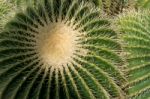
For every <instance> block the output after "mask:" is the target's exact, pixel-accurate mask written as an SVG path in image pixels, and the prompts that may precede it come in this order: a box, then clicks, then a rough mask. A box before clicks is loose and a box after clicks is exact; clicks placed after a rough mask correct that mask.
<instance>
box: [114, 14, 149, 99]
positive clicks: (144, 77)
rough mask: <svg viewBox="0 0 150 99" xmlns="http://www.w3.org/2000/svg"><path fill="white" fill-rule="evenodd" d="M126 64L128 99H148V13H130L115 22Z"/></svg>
mask: <svg viewBox="0 0 150 99" xmlns="http://www.w3.org/2000/svg"><path fill="white" fill-rule="evenodd" d="M117 26H118V30H119V31H120V39H121V40H122V42H123V45H124V51H125V52H126V59H127V62H128V68H129V69H128V74H129V77H128V80H129V83H128V84H127V85H126V86H125V88H126V90H127V91H128V94H129V96H130V98H133V99H149V98H150V12H149V11H142V12H141V11H139V12H135V11H131V12H128V13H125V15H122V16H120V17H119V18H118V20H117Z"/></svg>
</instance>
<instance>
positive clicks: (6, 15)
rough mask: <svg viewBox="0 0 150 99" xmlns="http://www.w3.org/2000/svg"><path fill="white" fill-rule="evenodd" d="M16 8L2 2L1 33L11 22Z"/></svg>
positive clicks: (1, 0)
mask: <svg viewBox="0 0 150 99" xmlns="http://www.w3.org/2000/svg"><path fill="white" fill-rule="evenodd" d="M14 10H15V7H14V6H13V5H12V4H11V3H8V2H6V1H4V0H0V32H1V31H2V30H3V28H4V26H5V24H6V23H7V22H8V20H10V19H11V18H12V17H13V15H14V13H15V11H14Z"/></svg>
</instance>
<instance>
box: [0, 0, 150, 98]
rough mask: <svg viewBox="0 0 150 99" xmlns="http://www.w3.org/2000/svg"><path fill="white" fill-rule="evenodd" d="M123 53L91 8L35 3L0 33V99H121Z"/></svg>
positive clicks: (65, 0) (61, 0)
mask: <svg viewBox="0 0 150 99" xmlns="http://www.w3.org/2000/svg"><path fill="white" fill-rule="evenodd" d="M142 33H143V36H144V34H145V32H142ZM145 35H149V34H145ZM146 38H149V36H146ZM135 39H136V38H135ZM146 40H147V39H146ZM143 42H146V41H145V39H144V40H143ZM144 44H145V45H146V44H147V47H146V48H148V44H149V42H147V43H144ZM146 48H145V50H146ZM121 53H122V47H121V45H120V42H119V40H118V37H117V33H116V32H114V31H113V30H112V29H110V22H109V19H107V18H105V16H102V13H101V11H100V10H98V9H97V8H95V7H94V6H93V5H92V4H90V3H85V2H81V0H43V1H42V0H41V1H38V2H37V5H36V6H34V7H32V6H31V5H30V6H28V7H27V9H26V10H25V11H24V12H19V13H16V15H15V17H14V18H13V19H11V20H10V21H9V22H8V23H7V24H6V26H5V28H4V31H3V32H2V33H0V99H112V98H119V99H124V98H125V93H124V91H123V90H122V86H123V85H124V84H125V83H126V79H125V75H124V74H123V71H122V69H123V68H124V67H123V64H124V61H123V59H122V58H121V57H120V56H121V55H122V54H121ZM145 56H147V57H148V55H145ZM133 59H134V58H133ZM137 59H138V58H137ZM144 59H145V60H144ZM146 59H147V58H143V61H146ZM143 68H146V66H144V67H143ZM147 68H148V66H147Z"/></svg>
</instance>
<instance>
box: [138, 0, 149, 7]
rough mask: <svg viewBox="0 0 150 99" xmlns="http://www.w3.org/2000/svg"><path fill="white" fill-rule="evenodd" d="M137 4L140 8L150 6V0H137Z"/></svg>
mask: <svg viewBox="0 0 150 99" xmlns="http://www.w3.org/2000/svg"><path fill="white" fill-rule="evenodd" d="M136 6H138V7H140V8H150V0H136Z"/></svg>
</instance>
